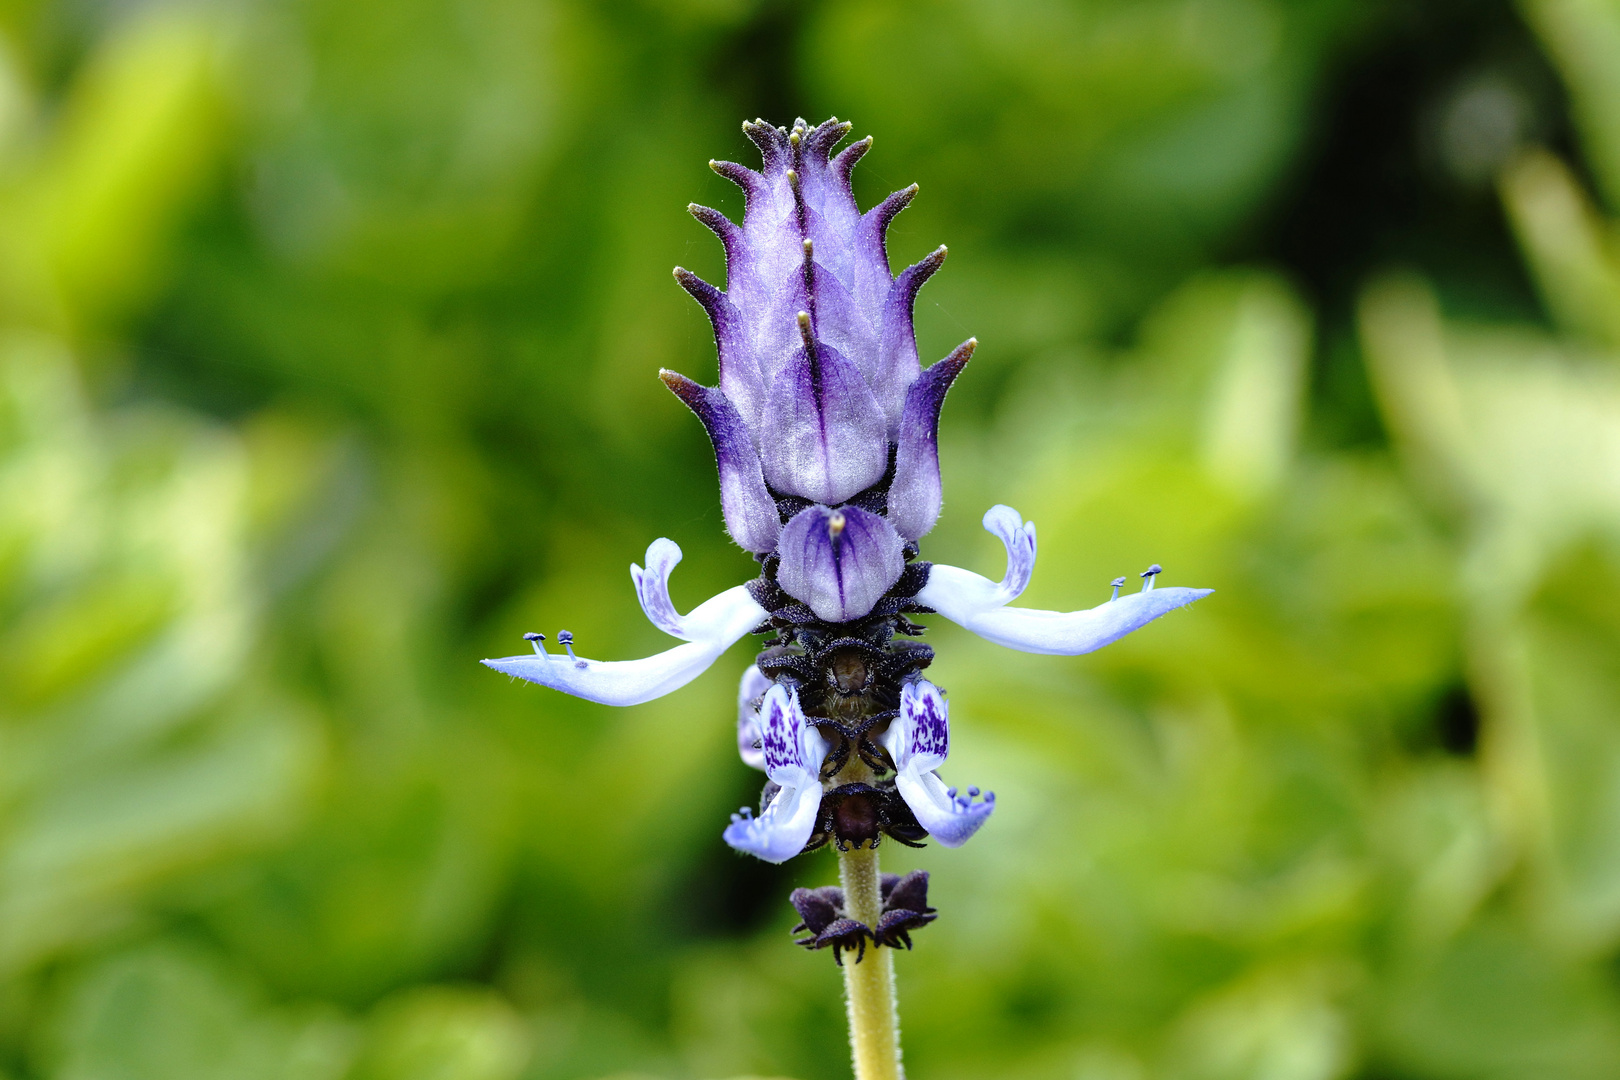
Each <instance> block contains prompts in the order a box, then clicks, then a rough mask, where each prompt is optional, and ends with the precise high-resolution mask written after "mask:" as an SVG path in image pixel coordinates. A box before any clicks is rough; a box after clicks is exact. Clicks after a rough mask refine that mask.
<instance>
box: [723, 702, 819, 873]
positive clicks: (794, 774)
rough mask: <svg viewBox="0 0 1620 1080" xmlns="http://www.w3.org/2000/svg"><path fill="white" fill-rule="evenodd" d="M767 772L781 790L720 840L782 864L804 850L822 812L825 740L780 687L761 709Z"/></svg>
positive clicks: (736, 820)
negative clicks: (757, 812)
mask: <svg viewBox="0 0 1620 1080" xmlns="http://www.w3.org/2000/svg"><path fill="white" fill-rule="evenodd" d="M759 726H760V732H761V734H762V736H763V743H764V746H763V750H764V756H765V772H766V775H768V776H769V777H770V778H771V780H772V781H773V782H775V783H776V784H778V785H780V790H778V791H777V793H776V795H775V797H773V798H772V799H771V801H770V802H769V803H768V804H767V805H766V807H765V809H764V810H763V811H761V812H760V814H759V816H758V817H755V816H753V814H751V813H750V812H749V811H748V810H746V809H744V810H743V811H742V812H741V813H738V814H734V815H732V819H731V824H730V825H728V826H727V827H726V831H725V832H724V833H723V834H722V836H723V838H724V839H725V841H726V843H728V844H730V845H731V846H732V847H734V848H736V849H737V850H738V851H746V852H748V853H749V854H750V855H757V856H758V857H759V858H761V859H764V860H765V861H766V862H774V863H779V862H786V861H787V860H788V859H791V858H792V857H793V856H795V855H797V854H798V853H799V852H800V851H801V850H803V848H804V845H805V843H806V842H807V841H808V840H809V839H810V834H811V832H813V831H814V830H815V825H816V815H817V814H818V813H819V812H820V809H821V763H822V762H823V761H824V760H825V759H826V757H827V750H828V746H827V740H826V739H824V738H822V736H821V733H820V732H819V731H817V730H816V728H815V726H814V725H813V724H811V723H810V722H809V721H807V720H806V719H805V716H804V710H803V709H802V708H800V706H799V695H798V691H796V690H792V689H790V688H788V687H785V686H782V685H780V684H778V685H775V686H772V687H771V688H770V689H769V690H767V691H766V692H765V697H764V700H763V701H761V702H760V706H759Z"/></svg>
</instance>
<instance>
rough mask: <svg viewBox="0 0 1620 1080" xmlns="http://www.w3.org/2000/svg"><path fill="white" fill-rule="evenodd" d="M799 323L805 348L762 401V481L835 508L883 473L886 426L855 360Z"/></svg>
mask: <svg viewBox="0 0 1620 1080" xmlns="http://www.w3.org/2000/svg"><path fill="white" fill-rule="evenodd" d="M799 325H800V329H801V331H802V332H803V335H804V341H803V346H802V348H800V349H797V350H795V352H794V354H793V357H792V359H790V360H789V361H788V364H787V367H786V368H785V369H784V370H783V371H782V373H781V374H780V375H779V376H778V377H777V380H776V382H775V383H774V384H773V385H772V386H771V390H770V394H769V396H768V397H767V398H766V415H767V416H768V417H769V418H770V420H771V426H770V430H769V432H768V434H766V436H765V438H764V440H763V444H762V446H761V450H762V453H761V457H762V458H763V464H764V466H765V479H766V480H767V481H768V482H769V483H770V485H771V487H773V488H775V489H776V490H777V491H779V492H782V493H784V494H787V495H799V496H802V497H803V498H806V499H810V500H811V501H813V502H818V503H828V504H832V505H837V504H838V503H841V502H843V501H844V500H845V499H847V498H849V497H850V496H852V495H855V494H856V493H858V492H860V491H861V490H862V489H864V488H868V487H871V486H872V485H873V484H875V483H877V482H878V481H879V480H881V479H882V478H883V470H884V469H885V468H886V467H887V466H888V463H889V439H888V425H887V424H886V423H885V421H884V419H883V410H882V409H880V408H878V403H877V399H876V398H874V397H873V396H872V390H871V388H870V387H868V386H867V385H866V382H865V380H863V379H862V378H861V373H860V372H859V371H857V370H856V369H855V365H854V364H852V363H850V362H849V361H848V360H846V359H844V357H843V356H842V355H840V354H839V353H838V351H837V350H836V349H834V348H832V347H831V346H830V345H827V344H825V343H824V342H818V341H816V340H815V338H814V337H813V335H812V333H811V329H810V316H809V315H808V314H807V313H802V312H801V313H800V315H799Z"/></svg>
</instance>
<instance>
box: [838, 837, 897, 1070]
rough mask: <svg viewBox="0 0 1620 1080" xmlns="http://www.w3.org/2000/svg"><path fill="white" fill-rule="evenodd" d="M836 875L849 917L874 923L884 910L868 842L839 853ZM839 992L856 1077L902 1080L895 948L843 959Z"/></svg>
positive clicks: (874, 855)
mask: <svg viewBox="0 0 1620 1080" xmlns="http://www.w3.org/2000/svg"><path fill="white" fill-rule="evenodd" d="M838 876H839V878H840V880H841V881H842V883H843V886H844V905H845V910H846V911H847V912H848V913H849V917H850V918H852V919H855V920H858V921H859V922H863V923H865V924H866V925H867V926H872V927H875V926H877V924H878V918H879V917H880V915H881V914H882V911H883V897H882V894H881V892H880V891H879V887H878V880H879V879H878V853H877V849H876V848H873V847H870V846H868V847H862V848H851V849H850V850H848V851H841V852H839V853H838ZM844 994H845V997H846V998H847V999H848V1002H849V1047H850V1050H851V1052H852V1053H853V1054H854V1056H855V1080H903V1077H904V1076H905V1070H904V1069H903V1068H901V1065H900V1013H899V1009H898V1005H897V1002H896V1000H895V996H894V950H893V949H879V948H876V947H874V946H870V945H869V946H868V947H867V949H866V957H865V959H863V960H861V961H860V962H859V963H857V962H856V961H855V958H854V957H852V956H848V955H846V956H845V958H844Z"/></svg>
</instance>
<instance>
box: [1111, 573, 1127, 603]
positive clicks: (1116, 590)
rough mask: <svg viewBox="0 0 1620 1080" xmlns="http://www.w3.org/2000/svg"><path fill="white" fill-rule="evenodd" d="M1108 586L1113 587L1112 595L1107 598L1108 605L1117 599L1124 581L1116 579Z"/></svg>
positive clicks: (1121, 578) (1119, 578)
mask: <svg viewBox="0 0 1620 1080" xmlns="http://www.w3.org/2000/svg"><path fill="white" fill-rule="evenodd" d="M1108 584H1110V585H1112V586H1113V587H1114V595H1113V596H1110V597H1109V598H1108V601H1109V603H1112V602H1114V601H1115V600H1118V599H1119V590H1120V589H1122V588H1124V587H1125V579H1124V578H1123V577H1117V578H1115V579H1114V580H1113V581H1110V582H1109V583H1108Z"/></svg>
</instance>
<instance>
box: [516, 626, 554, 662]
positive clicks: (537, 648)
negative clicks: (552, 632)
mask: <svg viewBox="0 0 1620 1080" xmlns="http://www.w3.org/2000/svg"><path fill="white" fill-rule="evenodd" d="M523 640H524V641H527V642H528V643H529V644H530V645H533V646H534V655H536V656H543V657H545V658H546V659H547V660H550V659H551V654H550V653H548V652H546V647H545V646H544V645H542V644H540V643H541V642H542V641H545V640H546V635H544V634H537V633H535V632H534V631H533V630H530V631H529V632H528V633H527V634H524V635H523Z"/></svg>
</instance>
